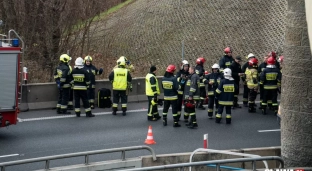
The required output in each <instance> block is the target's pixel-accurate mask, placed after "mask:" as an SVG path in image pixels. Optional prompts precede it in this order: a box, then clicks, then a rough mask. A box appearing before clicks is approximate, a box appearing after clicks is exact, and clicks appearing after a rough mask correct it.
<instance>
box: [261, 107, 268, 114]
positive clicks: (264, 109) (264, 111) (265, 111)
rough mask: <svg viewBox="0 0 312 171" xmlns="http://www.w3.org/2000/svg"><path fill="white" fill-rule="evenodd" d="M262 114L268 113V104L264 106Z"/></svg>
mask: <svg viewBox="0 0 312 171" xmlns="http://www.w3.org/2000/svg"><path fill="white" fill-rule="evenodd" d="M262 114H263V115H266V114H267V109H266V106H262Z"/></svg>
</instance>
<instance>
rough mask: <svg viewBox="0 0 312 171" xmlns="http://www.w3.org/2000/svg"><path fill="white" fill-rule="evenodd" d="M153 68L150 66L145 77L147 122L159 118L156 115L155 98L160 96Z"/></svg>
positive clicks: (154, 68)
mask: <svg viewBox="0 0 312 171" xmlns="http://www.w3.org/2000/svg"><path fill="white" fill-rule="evenodd" d="M156 70H157V68H156V67H155V66H151V68H150V72H149V73H148V74H147V75H146V77H145V93H146V96H147V99H148V108H147V109H148V110H147V120H149V121H157V120H159V119H160V118H161V117H160V116H159V113H158V108H157V106H158V103H157V96H158V95H160V90H159V85H158V80H157V78H156Z"/></svg>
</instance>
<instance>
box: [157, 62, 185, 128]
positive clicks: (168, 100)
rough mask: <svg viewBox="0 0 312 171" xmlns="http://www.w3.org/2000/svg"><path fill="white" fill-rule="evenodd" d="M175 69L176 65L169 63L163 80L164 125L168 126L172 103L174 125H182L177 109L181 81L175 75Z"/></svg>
mask: <svg viewBox="0 0 312 171" xmlns="http://www.w3.org/2000/svg"><path fill="white" fill-rule="evenodd" d="M175 70H176V67H175V66H174V65H169V66H168V67H167V69H166V72H165V75H164V77H163V78H162V81H161V84H162V88H163V89H164V108H163V125H164V126H167V114H168V110H169V107H170V105H171V107H172V115H173V120H174V124H173V127H180V126H181V125H180V124H179V118H178V111H177V104H178V103H177V101H178V89H179V83H178V81H177V78H176V77H175V76H174V72H175Z"/></svg>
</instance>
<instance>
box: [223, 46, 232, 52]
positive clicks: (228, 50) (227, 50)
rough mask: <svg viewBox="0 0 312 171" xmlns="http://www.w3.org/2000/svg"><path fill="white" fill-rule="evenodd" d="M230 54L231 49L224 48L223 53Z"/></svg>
mask: <svg viewBox="0 0 312 171" xmlns="http://www.w3.org/2000/svg"><path fill="white" fill-rule="evenodd" d="M230 52H232V49H231V48H230V47H226V48H225V49H224V53H230Z"/></svg>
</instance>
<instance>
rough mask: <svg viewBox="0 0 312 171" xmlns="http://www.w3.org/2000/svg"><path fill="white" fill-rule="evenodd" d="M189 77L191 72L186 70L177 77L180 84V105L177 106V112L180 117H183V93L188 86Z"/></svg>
mask: <svg viewBox="0 0 312 171" xmlns="http://www.w3.org/2000/svg"><path fill="white" fill-rule="evenodd" d="M188 76H189V72H188V71H185V70H184V69H182V70H180V71H179V72H178V73H177V75H176V77H177V80H178V83H179V89H178V102H177V103H178V104H177V111H178V117H179V118H180V117H181V110H182V105H183V104H182V101H183V93H184V88H185V85H186V81H187V78H188Z"/></svg>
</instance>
